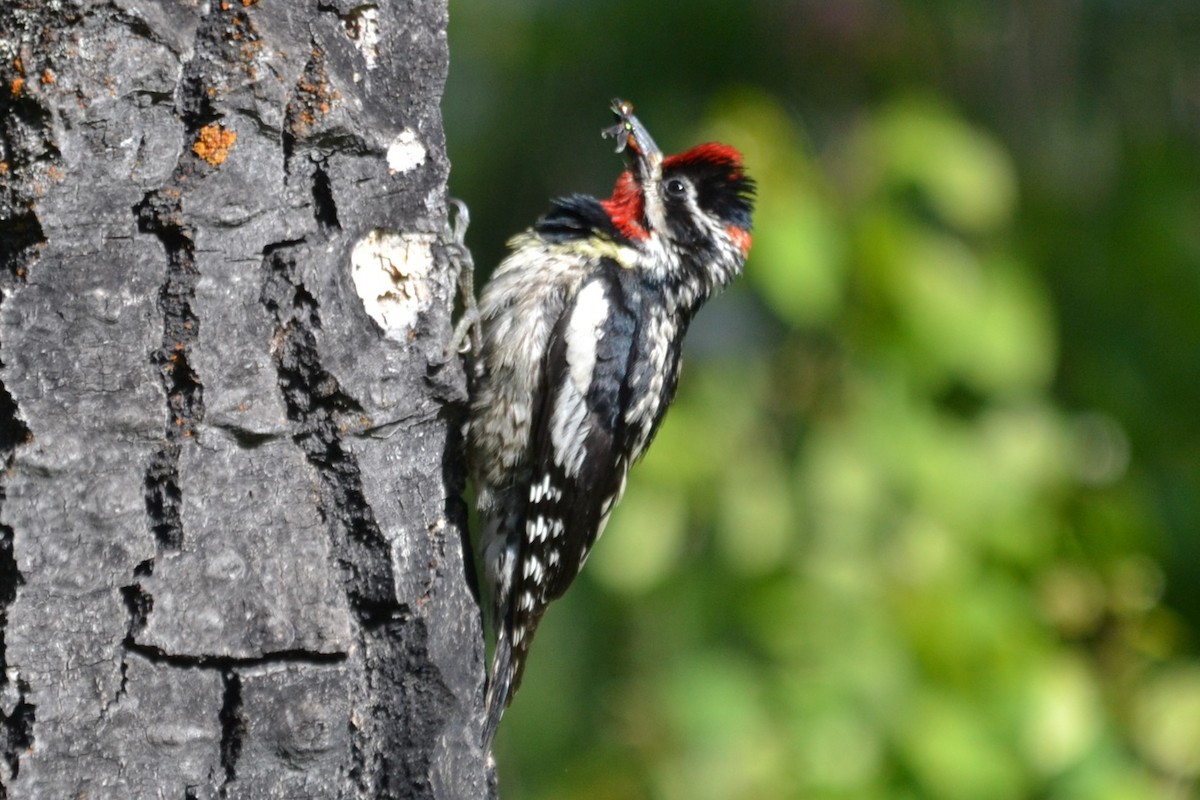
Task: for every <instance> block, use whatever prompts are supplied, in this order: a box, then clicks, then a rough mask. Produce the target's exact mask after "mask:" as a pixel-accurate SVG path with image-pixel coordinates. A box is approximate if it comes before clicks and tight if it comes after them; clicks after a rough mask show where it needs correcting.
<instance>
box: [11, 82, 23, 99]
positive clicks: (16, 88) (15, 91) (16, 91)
mask: <svg viewBox="0 0 1200 800" xmlns="http://www.w3.org/2000/svg"><path fill="white" fill-rule="evenodd" d="M24 88H25V79H24V78H13V80H12V83H11V84H9V89H11V90H12V96H13V97H19V96H20V95H21V90H22V89H24Z"/></svg>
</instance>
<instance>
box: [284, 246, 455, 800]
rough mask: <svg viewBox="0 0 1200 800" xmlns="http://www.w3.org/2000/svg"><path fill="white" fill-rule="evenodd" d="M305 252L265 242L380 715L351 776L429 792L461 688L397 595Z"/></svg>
mask: <svg viewBox="0 0 1200 800" xmlns="http://www.w3.org/2000/svg"><path fill="white" fill-rule="evenodd" d="M303 252H304V250H303V247H302V246H301V245H299V244H298V243H286V244H281V245H277V246H274V247H268V248H266V249H265V250H264V252H263V276H264V277H263V288H262V295H261V299H262V303H263V305H264V306H265V307H266V308H267V310H268V311H269V312H270V313H271V314H272V315H273V316H274V317H275V321H276V330H275V337H274V355H275V363H276V369H277V372H278V377H279V388H280V391H281V392H282V394H283V397H284V401H285V403H286V406H287V410H288V417H289V419H290V420H291V421H292V425H293V439H294V441H295V442H296V444H297V445H298V446H299V447H300V448H301V449H302V450H303V451H304V453H305V456H306V457H307V458H308V461H309V463H310V464H311V465H312V466H313V467H314V468H315V469H316V470H317V474H318V475H319V476H320V481H321V499H320V504H319V510H320V512H321V514H322V516H323V517H324V519H325V521H326V523H327V525H328V526H329V534H330V539H331V545H332V551H333V555H334V558H335V559H336V561H337V563H338V565H339V567H340V569H341V572H342V576H343V586H344V591H345V592H346V597H347V600H348V602H349V604H350V608H351V610H352V611H353V613H354V615H355V617H356V619H357V620H358V623H359V624H358V633H357V637H358V640H359V652H361V653H362V654H363V655H362V658H363V668H364V671H365V673H366V678H367V680H366V690H365V691H366V696H365V697H361V698H360V700H359V702H360V703H362V704H364V705H365V706H367V707H368V708H370V709H371V714H370V718H369V719H366V720H364V721H363V724H362V725H359V726H356V727H355V729H354V733H353V735H352V736H351V744H350V746H351V753H352V760H353V766H352V767H351V769H350V771H349V776H350V778H351V779H352V780H353V781H354V783H355V786H356V787H357V789H358V791H359V793H360V794H361V795H363V796H368V797H380V798H399V797H429V796H432V787H431V785H430V783H429V775H430V774H431V771H432V770H431V763H432V760H433V748H434V745H435V740H436V732H437V731H438V730H440V729H441V727H442V726H443V725H444V724H445V715H441V714H433V715H430V714H429V713H428V710H429V709H430V708H446V709H448V708H450V706H451V704H452V702H453V695H452V693H451V692H450V690H449V689H448V687H447V686H446V685H445V683H444V681H443V680H442V677H441V675H440V674H439V673H438V671H437V670H436V668H434V667H432V666H431V665H430V660H429V656H428V652H427V650H428V645H427V639H428V634H427V631H426V629H425V625H424V622H423V621H421V620H419V619H412V618H409V616H408V614H407V609H406V608H405V606H404V605H403V604H402V603H400V602H399V600H398V598H397V597H396V594H395V583H394V577H393V572H392V570H393V565H392V558H391V548H390V545H389V543H388V541H387V539H386V537H385V536H384V535H383V532H382V531H381V530H380V528H379V525H378V523H377V522H376V520H375V517H374V512H373V511H372V509H371V507H370V505H369V503H368V502H367V498H366V496H365V494H364V490H363V485H362V477H361V472H360V468H359V465H358V460H357V458H356V457H355V455H354V453H353V452H352V451H351V450H350V449H349V448H348V447H347V446H346V445H345V443H344V441H345V439H346V437H347V435H348V434H347V433H346V432H345V427H346V423H347V422H348V421H352V422H355V423H359V422H362V419H361V416H362V408H361V406H360V405H359V404H358V403H357V402H356V401H355V400H354V399H353V398H352V397H350V396H348V395H347V394H346V393H345V392H344V391H343V390H342V389H341V387H340V386H339V384H338V382H337V380H336V378H334V376H333V375H331V374H330V373H328V372H327V371H326V370H325V369H324V368H323V367H322V366H321V364H320V360H319V353H318V350H317V344H316V337H315V332H316V331H319V330H320V327H321V322H320V316H319V314H318V313H317V303H316V301H315V299H314V298H313V296H312V295H311V293H310V292H309V291H308V290H307V289H306V288H305V286H304V285H303V282H302V281H301V279H300V278H299V276H298V260H299V259H300V258H301V256H302V253H303ZM418 708H419V709H422V710H423V711H424V712H425V713H423V714H417V713H416V710H417V709H418ZM447 713H448V712H447ZM418 718H419V719H420V723H419V724H417V725H415V726H414V725H413V724H412V722H413V720H414V719H418Z"/></svg>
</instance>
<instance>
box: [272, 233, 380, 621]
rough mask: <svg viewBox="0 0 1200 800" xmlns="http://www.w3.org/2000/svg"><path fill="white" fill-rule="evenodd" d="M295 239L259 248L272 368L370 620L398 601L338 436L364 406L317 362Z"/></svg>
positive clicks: (353, 463)
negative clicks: (270, 319) (272, 325)
mask: <svg viewBox="0 0 1200 800" xmlns="http://www.w3.org/2000/svg"><path fill="white" fill-rule="evenodd" d="M297 255H298V247H297V245H296V244H295V243H291V244H284V245H282V246H276V247H273V248H272V247H268V248H266V249H265V250H264V253H263V271H264V279H263V288H262V294H261V299H262V302H263V305H264V306H265V307H266V309H267V310H268V311H269V312H270V313H271V314H272V316H274V317H275V321H276V329H275V336H274V348H273V350H274V356H275V368H276V372H277V375H278V381H279V388H280V392H281V393H282V394H283V399H284V403H285V405H286V407H287V414H288V419H289V420H291V422H292V428H293V432H292V439H293V441H295V442H296V444H297V445H298V446H299V447H300V449H301V450H303V451H304V455H305V457H306V458H307V459H308V462H309V463H310V464H312V466H313V467H314V468H315V469H316V470H317V474H318V475H319V476H320V479H321V502H320V509H319V510H320V512H321V514H322V515H323V517H324V518H325V521H326V523H327V524H328V525H329V527H330V531H331V534H332V536H333V552H334V554H335V558H336V559H337V561H338V564H339V566H340V567H341V570H342V573H343V575H344V578H345V585H346V593H347V598H348V599H349V601H350V607H351V609H352V610H353V611H354V613H355V615H356V616H357V618H358V620H359V622H361V623H362V624H364V625H367V626H368V627H371V626H377V625H379V624H381V623H383V622H384V621H386V620H388V619H391V618H392V616H393V615H394V614H395V612H396V611H398V610H399V606H398V604H397V601H396V596H395V583H394V576H393V574H392V559H391V547H390V545H389V543H388V541H387V539H386V537H385V536H384V535H383V532H382V531H381V530H380V529H379V524H378V523H377V522H376V521H375V515H374V512H373V511H372V510H371V506H370V504H369V503H368V502H367V499H366V496H365V494H364V491H363V485H362V474H361V471H360V469H359V466H358V459H357V458H356V457H355V456H354V454H353V452H351V451H350V450H349V448H347V447H346V446H345V445H344V444H343V437H344V433H343V431H344V429H345V428H346V427H348V426H350V425H355V426H357V425H358V424H359V423H362V422H364V419H363V410H362V406H360V405H359V403H358V402H357V401H356V400H355V399H354V398H352V397H350V396H349V395H347V394H346V393H345V392H344V391H342V388H341V386H340V385H339V384H338V381H337V379H336V378H335V377H334V376H333V375H331V374H330V373H329V372H327V371H326V370H325V369H324V368H323V367H322V366H321V364H320V356H319V354H318V351H317V343H316V337H315V335H314V331H317V330H320V328H321V319H320V315H319V314H318V312H317V303H316V300H315V299H314V298H313V296H312V294H311V293H310V292H309V291H308V290H307V289H306V288H305V286H304V285H303V283H302V282H301V281H300V279H299V278H298V277H297V275H296V272H297Z"/></svg>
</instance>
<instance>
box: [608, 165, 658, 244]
mask: <svg viewBox="0 0 1200 800" xmlns="http://www.w3.org/2000/svg"><path fill="white" fill-rule="evenodd" d="M645 203H646V201H645V198H644V197H642V189H641V187H640V186H638V185H637V181H635V180H634V179H633V173H631V172H629V171H628V170H626V171H625V172H622V173H621V177H619V178H617V185H616V186H614V187H613V193H612V197H610V198H608V199H607V200H601V201H600V205H602V206H603V207H604V210H605V211H607V212H608V216H609V218H610V219H611V220H612V221H613V225H615V226H617V230H619V231H620V232H621V235H622V236H625V237H626V238H629V239H637V240H642V239H649V238H650V234H649V233H647V232H646V228H645V226H644V225H642V218H643V217H645V215H646V205H645Z"/></svg>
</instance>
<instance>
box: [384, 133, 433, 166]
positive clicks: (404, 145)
mask: <svg viewBox="0 0 1200 800" xmlns="http://www.w3.org/2000/svg"><path fill="white" fill-rule="evenodd" d="M424 161H425V145H423V144H421V143H420V142H419V141H417V133H416V131H414V130H413V129H412V128H405V129H404V130H402V131H400V135H399V136H397V137H396V138H395V139H393V140H392V143H391V144H390V145H388V149H387V162H388V172H390V173H391V174H393V175H395V174H396V173H397V172H408V171H409V170H410V169H415V168H416V167H419V166H421V164H422V163H423V162H424Z"/></svg>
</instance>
